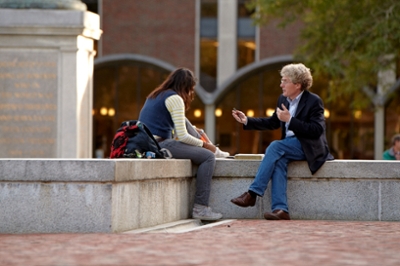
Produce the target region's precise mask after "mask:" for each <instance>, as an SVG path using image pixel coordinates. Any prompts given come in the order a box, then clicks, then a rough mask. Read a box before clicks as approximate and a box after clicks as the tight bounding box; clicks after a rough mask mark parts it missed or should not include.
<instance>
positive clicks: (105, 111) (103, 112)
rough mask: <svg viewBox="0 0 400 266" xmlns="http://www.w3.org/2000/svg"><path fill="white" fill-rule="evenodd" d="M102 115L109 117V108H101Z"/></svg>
mask: <svg viewBox="0 0 400 266" xmlns="http://www.w3.org/2000/svg"><path fill="white" fill-rule="evenodd" d="M100 114H101V115H107V108H106V107H101V108H100Z"/></svg>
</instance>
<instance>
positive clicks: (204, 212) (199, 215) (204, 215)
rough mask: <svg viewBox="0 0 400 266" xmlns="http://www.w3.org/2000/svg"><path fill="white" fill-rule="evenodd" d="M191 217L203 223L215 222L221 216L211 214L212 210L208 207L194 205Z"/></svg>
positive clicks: (219, 214) (215, 213)
mask: <svg viewBox="0 0 400 266" xmlns="http://www.w3.org/2000/svg"><path fill="white" fill-rule="evenodd" d="M192 217H193V219H200V220H205V221H215V220H219V219H221V218H222V214H221V213H217V212H213V211H212V209H211V208H210V207H208V206H204V205H200V204H194V207H193V213H192Z"/></svg>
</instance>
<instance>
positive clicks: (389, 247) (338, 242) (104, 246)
mask: <svg viewBox="0 0 400 266" xmlns="http://www.w3.org/2000/svg"><path fill="white" fill-rule="evenodd" d="M0 265H1V266H3V265H32V266H39V265H40V266H48V265H51V266H53V265H56V266H70V265H79V266H81V265H82V266H86V265H156V266H158V265H299V266H303V265H304V266H306V265H307V266H309V265H400V222H372V221H371V222H347V221H266V220H235V221H232V222H229V223H225V224H222V225H219V226H214V227H210V228H206V229H201V230H194V231H191V232H186V233H157V234H155V233H153V234H149V233H142V234H29V235H27V234H24V235H0Z"/></svg>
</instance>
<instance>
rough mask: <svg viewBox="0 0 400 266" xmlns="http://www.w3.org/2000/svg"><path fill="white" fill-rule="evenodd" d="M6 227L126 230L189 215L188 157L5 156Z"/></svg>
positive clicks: (0, 213)
mask: <svg viewBox="0 0 400 266" xmlns="http://www.w3.org/2000/svg"><path fill="white" fill-rule="evenodd" d="M0 173H1V176H0V232H2V233H61V232H71V233H78V232H81V233H82V232H89V233H92V232H106V233H109V232H121V231H126V230H132V229H135V228H142V227H148V226H154V225H157V224H162V223H167V222H171V221H176V220H180V219H185V218H187V217H188V216H189V206H188V204H189V187H190V182H191V179H192V178H191V176H192V168H191V164H190V162H189V161H187V160H168V161H167V160H140V159H132V160H128V159H126V160H124V159H122V160H48V159H46V160H32V159H31V160H29V159H27V160H16V159H15V160H0Z"/></svg>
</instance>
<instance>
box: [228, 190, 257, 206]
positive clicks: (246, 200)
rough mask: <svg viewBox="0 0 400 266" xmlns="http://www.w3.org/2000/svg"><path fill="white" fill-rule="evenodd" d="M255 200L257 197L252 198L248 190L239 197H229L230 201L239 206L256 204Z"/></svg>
mask: <svg viewBox="0 0 400 266" xmlns="http://www.w3.org/2000/svg"><path fill="white" fill-rule="evenodd" d="M256 200H257V198H253V197H252V196H251V195H250V193H249V192H245V193H243V194H242V195H241V196H240V197H237V198H234V199H231V202H232V203H233V204H236V205H238V206H240V207H249V206H251V207H253V206H254V205H256Z"/></svg>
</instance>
